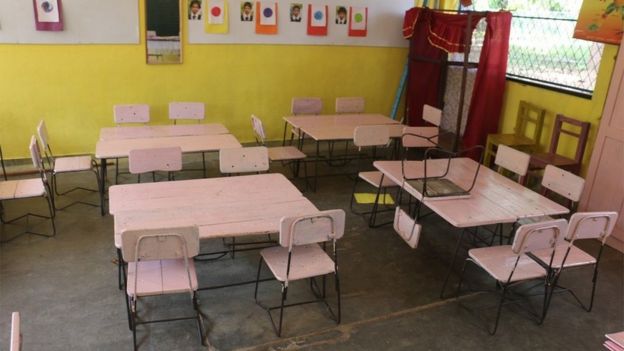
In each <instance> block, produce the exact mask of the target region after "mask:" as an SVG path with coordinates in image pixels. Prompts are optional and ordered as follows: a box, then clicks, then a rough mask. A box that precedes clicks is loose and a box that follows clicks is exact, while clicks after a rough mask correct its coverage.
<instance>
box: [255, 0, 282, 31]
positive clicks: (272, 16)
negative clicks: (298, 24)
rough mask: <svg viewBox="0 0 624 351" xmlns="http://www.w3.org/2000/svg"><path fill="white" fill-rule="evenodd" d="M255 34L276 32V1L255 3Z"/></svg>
mask: <svg viewBox="0 0 624 351" xmlns="http://www.w3.org/2000/svg"><path fill="white" fill-rule="evenodd" d="M256 34H277V2H275V1H258V2H257V3H256Z"/></svg>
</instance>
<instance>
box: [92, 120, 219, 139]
mask: <svg viewBox="0 0 624 351" xmlns="http://www.w3.org/2000/svg"><path fill="white" fill-rule="evenodd" d="M229 133H230V132H229V131H228V129H227V128H226V127H225V126H224V125H223V124H220V123H209V124H177V125H172V124H170V125H161V126H119V127H110V128H102V129H101V130H100V140H120V139H147V138H166V137H176V136H192V135H216V134H229Z"/></svg>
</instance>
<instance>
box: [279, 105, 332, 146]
mask: <svg viewBox="0 0 624 351" xmlns="http://www.w3.org/2000/svg"><path fill="white" fill-rule="evenodd" d="M321 112H323V100H321V98H320V97H295V98H293V99H292V102H291V105H290V113H292V114H293V115H294V116H305V115H320V114H321ZM285 133H286V132H285V131H284V137H285V136H286V134H285ZM295 137H297V139H299V129H297V128H294V127H293V128H291V129H290V144H291V145H292V143H293V139H294V138H295Z"/></svg>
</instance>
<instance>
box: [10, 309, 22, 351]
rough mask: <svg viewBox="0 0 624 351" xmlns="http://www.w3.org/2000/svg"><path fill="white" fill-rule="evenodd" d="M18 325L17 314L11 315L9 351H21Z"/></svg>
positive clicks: (18, 317)
mask: <svg viewBox="0 0 624 351" xmlns="http://www.w3.org/2000/svg"><path fill="white" fill-rule="evenodd" d="M20 323H21V321H20V314H19V312H13V313H11V348H10V349H9V351H20V350H21V349H22V331H21V328H20Z"/></svg>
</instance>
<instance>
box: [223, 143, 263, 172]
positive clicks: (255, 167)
mask: <svg viewBox="0 0 624 351" xmlns="http://www.w3.org/2000/svg"><path fill="white" fill-rule="evenodd" d="M219 169H220V171H221V173H222V174H227V175H231V174H240V173H260V172H266V171H268V170H269V150H268V149H267V148H266V147H265V146H255V147H238V148H231V149H221V150H219Z"/></svg>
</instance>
